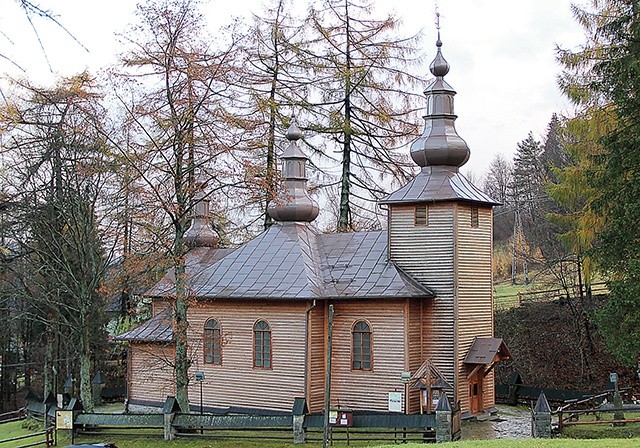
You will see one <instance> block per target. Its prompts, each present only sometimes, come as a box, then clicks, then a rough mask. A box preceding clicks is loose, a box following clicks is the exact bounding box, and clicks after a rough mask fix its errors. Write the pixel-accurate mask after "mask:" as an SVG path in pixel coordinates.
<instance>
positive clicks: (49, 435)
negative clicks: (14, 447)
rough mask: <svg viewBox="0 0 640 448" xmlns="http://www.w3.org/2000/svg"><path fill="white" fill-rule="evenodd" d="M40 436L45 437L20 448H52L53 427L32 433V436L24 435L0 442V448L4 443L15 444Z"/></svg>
mask: <svg viewBox="0 0 640 448" xmlns="http://www.w3.org/2000/svg"><path fill="white" fill-rule="evenodd" d="M40 436H45V439H44V440H40V441H37V442H32V443H28V444H27V445H21V446H20V448H27V447H30V446H38V445H45V446H53V443H54V438H53V427H51V428H47V429H45V430H44V431H40V432H34V433H32V434H26V435H24V436H16V437H11V438H9V439H4V440H0V446H2V444H4V443H10V442H16V441H18V440H25V439H31V438H33V437H40Z"/></svg>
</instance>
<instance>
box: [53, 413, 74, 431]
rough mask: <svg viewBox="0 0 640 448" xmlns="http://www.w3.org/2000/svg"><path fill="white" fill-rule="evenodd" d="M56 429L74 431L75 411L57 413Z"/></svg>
mask: <svg viewBox="0 0 640 448" xmlns="http://www.w3.org/2000/svg"><path fill="white" fill-rule="evenodd" d="M56 429H73V411H56Z"/></svg>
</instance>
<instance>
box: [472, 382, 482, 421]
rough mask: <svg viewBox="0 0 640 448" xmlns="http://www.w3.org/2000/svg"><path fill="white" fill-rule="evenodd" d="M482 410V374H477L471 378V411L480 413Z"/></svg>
mask: <svg viewBox="0 0 640 448" xmlns="http://www.w3.org/2000/svg"><path fill="white" fill-rule="evenodd" d="M482 410H483V409H482V376H481V375H480V374H476V375H473V376H472V377H471V378H470V379H469V412H470V413H471V414H479V413H480V412H482Z"/></svg>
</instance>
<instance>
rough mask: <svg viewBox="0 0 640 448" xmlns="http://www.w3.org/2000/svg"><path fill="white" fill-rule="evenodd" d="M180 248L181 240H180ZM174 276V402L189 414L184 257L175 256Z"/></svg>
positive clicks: (186, 298) (186, 299)
mask: <svg viewBox="0 0 640 448" xmlns="http://www.w3.org/2000/svg"><path fill="white" fill-rule="evenodd" d="M179 245H180V246H182V239H181V238H180V244H179ZM176 246H178V241H176ZM174 269H175V274H176V306H175V318H174V321H175V330H174V331H175V338H176V358H175V361H176V365H175V375H176V400H177V401H178V404H179V405H180V409H182V412H189V364H190V362H189V356H188V342H187V327H188V322H187V308H188V302H187V301H188V297H187V288H186V285H185V278H184V277H185V263H184V256H182V255H180V256H176V263H175V266H174Z"/></svg>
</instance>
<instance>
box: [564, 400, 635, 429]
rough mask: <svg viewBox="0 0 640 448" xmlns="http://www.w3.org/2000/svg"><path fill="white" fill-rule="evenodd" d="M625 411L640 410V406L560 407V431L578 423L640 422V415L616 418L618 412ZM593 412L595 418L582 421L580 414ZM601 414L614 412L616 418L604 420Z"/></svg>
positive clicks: (612, 423)
mask: <svg viewBox="0 0 640 448" xmlns="http://www.w3.org/2000/svg"><path fill="white" fill-rule="evenodd" d="M624 412H633V413H638V412H640V406H623V407H621V408H615V407H611V408H609V407H596V408H592V409H563V408H560V409H558V412H557V414H558V432H560V433H562V430H563V428H564V427H566V426H577V425H602V424H608V425H614V426H615V425H617V424H624V423H640V415H639V416H638V417H636V418H616V417H617V415H616V414H618V413H624ZM589 414H593V415H595V416H596V419H595V420H582V421H580V420H579V418H580V415H589ZM601 414H613V415H614V418H613V419H612V420H606V419H604V420H602V419H600V418H599V416H600V415H601Z"/></svg>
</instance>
